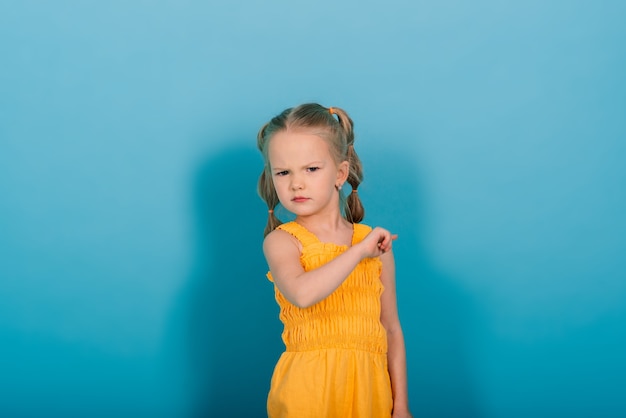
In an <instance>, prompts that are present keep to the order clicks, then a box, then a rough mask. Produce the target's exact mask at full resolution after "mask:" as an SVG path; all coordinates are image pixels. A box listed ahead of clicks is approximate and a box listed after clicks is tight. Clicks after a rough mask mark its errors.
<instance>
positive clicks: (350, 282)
mask: <svg viewBox="0 0 626 418" xmlns="http://www.w3.org/2000/svg"><path fill="white" fill-rule="evenodd" d="M352 127H353V124H352V120H351V119H350V117H349V116H348V114H347V113H346V112H345V111H343V110H342V109H339V108H336V107H331V108H325V107H323V106H320V105H318V104H304V105H301V106H298V107H295V108H291V109H287V110H285V111H284V112H282V113H281V114H280V115H278V116H276V117H275V118H273V119H272V120H271V121H270V122H269V123H267V124H266V125H265V126H263V127H262V128H261V130H260V131H259V134H258V147H259V150H260V151H261V153H262V154H263V157H264V160H265V168H264V170H263V173H262V174H261V177H260V179H259V185H258V187H259V194H260V195H261V197H262V198H263V200H265V202H266V203H267V205H268V207H269V220H268V224H267V227H266V228H265V235H266V237H265V241H264V243H263V251H264V253H265V257H266V259H267V263H268V265H269V269H270V272H269V273H268V278H269V279H270V280H271V281H272V282H274V286H275V294H276V301H277V302H278V305H279V306H280V319H281V321H282V322H283V324H284V327H285V328H284V332H283V335H282V337H283V341H284V343H285V345H286V352H284V353H283V354H282V356H281V357H280V359H279V361H278V364H277V365H276V368H275V370H274V374H273V376H272V382H271V388H270V392H269V396H268V400H267V411H268V415H269V417H270V418H283V417H289V418H324V417H336V418H350V417H359V418H364V417H371V418H382V417H391V416H393V417H394V418H400V417H410V416H411V414H410V412H409V409H408V399H407V376H406V354H405V348H404V337H403V335H402V329H401V328H400V321H399V319H398V310H397V307H396V289H395V271H394V259H393V254H392V252H391V245H392V241H393V240H394V239H395V238H396V236H395V235H392V234H391V233H390V232H389V231H387V230H385V229H383V228H374V229H371V228H370V227H368V226H365V225H362V224H360V223H359V222H360V221H361V220H362V219H363V214H364V212H363V207H362V206H361V202H360V200H359V196H358V193H357V188H358V186H359V184H360V183H361V180H362V177H363V175H362V168H361V162H360V160H359V157H358V156H357V154H356V152H355V151H354V134H353V131H352ZM346 182H347V183H349V184H350V186H351V190H350V191H349V192H346V193H347V194H348V197H347V199H346V198H345V197H344V192H343V191H342V189H343V186H344V183H346ZM278 203H280V204H281V205H282V206H283V207H284V208H286V209H287V210H288V211H290V212H292V213H293V214H295V221H293V222H288V223H285V224H281V222H280V221H279V220H278V218H276V216H275V215H274V209H275V208H276V206H277V205H278Z"/></svg>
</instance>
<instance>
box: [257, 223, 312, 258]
mask: <svg viewBox="0 0 626 418" xmlns="http://www.w3.org/2000/svg"><path fill="white" fill-rule="evenodd" d="M301 250H302V245H301V244H300V241H298V240H297V239H296V237H294V236H293V235H291V234H290V233H289V232H287V231H283V230H282V229H275V230H273V231H272V232H270V233H269V234H267V236H266V237H265V239H264V240H263V252H264V253H265V257H269V256H270V255H272V254H276V253H284V252H288V253H292V252H293V251H297V252H298V253H300V251H301Z"/></svg>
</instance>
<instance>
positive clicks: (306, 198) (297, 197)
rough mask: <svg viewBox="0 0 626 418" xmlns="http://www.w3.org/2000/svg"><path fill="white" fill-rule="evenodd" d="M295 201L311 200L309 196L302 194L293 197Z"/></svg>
mask: <svg viewBox="0 0 626 418" xmlns="http://www.w3.org/2000/svg"><path fill="white" fill-rule="evenodd" d="M291 200H292V201H293V202H296V203H297V202H306V201H307V200H309V198H308V197H302V196H296V197H294V198H293V199H291Z"/></svg>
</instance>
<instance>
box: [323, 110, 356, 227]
mask: <svg viewBox="0 0 626 418" xmlns="http://www.w3.org/2000/svg"><path fill="white" fill-rule="evenodd" d="M329 112H330V113H331V114H333V115H336V116H337V121H338V122H339V125H340V126H341V129H342V131H343V133H344V135H345V140H346V146H347V150H346V160H347V161H348V163H349V164H350V170H349V172H348V179H347V182H348V184H350V186H352V192H351V193H350V194H349V195H348V197H347V198H346V205H345V209H344V211H345V216H346V219H347V220H348V221H350V222H352V223H359V222H361V221H362V220H363V218H364V217H365V209H364V208H363V203H362V202H361V199H360V198H359V194H358V193H357V190H358V188H359V185H360V184H361V182H362V181H363V165H362V164H361V160H360V158H359V156H358V155H357V153H356V151H355V150H354V123H353V122H352V119H351V118H350V116H348V114H347V113H346V112H345V111H344V110H343V109H340V108H338V107H331V108H330V109H329Z"/></svg>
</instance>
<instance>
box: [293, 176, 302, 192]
mask: <svg viewBox="0 0 626 418" xmlns="http://www.w3.org/2000/svg"><path fill="white" fill-rule="evenodd" d="M291 189H292V190H300V189H302V179H301V178H300V177H295V176H294V177H292V178H291Z"/></svg>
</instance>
